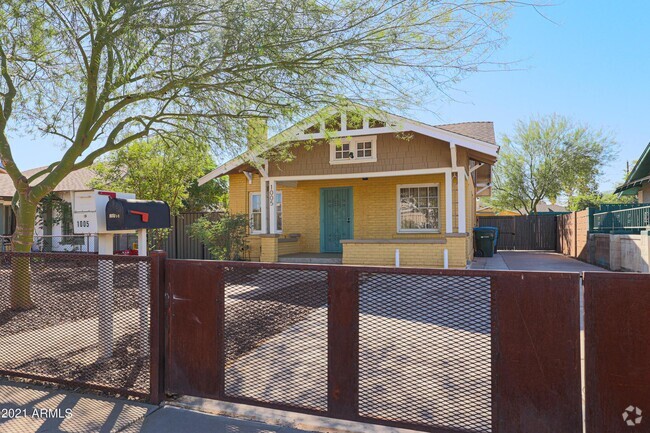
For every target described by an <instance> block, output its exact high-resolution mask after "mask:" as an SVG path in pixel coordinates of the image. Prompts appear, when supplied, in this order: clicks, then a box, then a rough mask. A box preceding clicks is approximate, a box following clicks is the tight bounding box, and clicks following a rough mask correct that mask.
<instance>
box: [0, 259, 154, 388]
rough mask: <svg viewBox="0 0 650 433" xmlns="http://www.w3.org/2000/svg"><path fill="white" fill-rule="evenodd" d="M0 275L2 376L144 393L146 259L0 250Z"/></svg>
mask: <svg viewBox="0 0 650 433" xmlns="http://www.w3.org/2000/svg"><path fill="white" fill-rule="evenodd" d="M0 275H1V276H0V347H2V350H1V351H0V371H1V372H2V373H4V374H9V375H11V374H16V375H28V376H32V377H37V378H42V379H43V380H52V381H55V382H56V381H63V382H74V383H77V384H78V385H79V386H86V387H89V388H92V387H102V388H110V389H114V390H115V391H119V392H121V393H124V394H133V395H146V393H147V392H148V390H149V351H150V336H149V320H150V302H149V301H150V300H149V297H150V278H151V262H150V259H149V258H146V257H123V256H98V255H94V254H65V253H52V254H48V253H0ZM18 301H20V303H21V306H22V307H23V308H22V309H16V308H13V307H15V306H16V305H17V304H16V303H17V302H18ZM25 307H28V308H25Z"/></svg>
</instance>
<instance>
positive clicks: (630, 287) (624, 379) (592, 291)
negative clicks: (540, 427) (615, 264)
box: [584, 272, 650, 433]
mask: <svg viewBox="0 0 650 433" xmlns="http://www.w3.org/2000/svg"><path fill="white" fill-rule="evenodd" d="M584 290H585V354H586V360H585V361H586V362H585V371H586V379H587V380H586V407H587V411H586V424H587V432H588V433H596V432H608V433H609V432H612V433H616V432H628V431H634V432H648V431H650V422H649V421H650V420H648V419H647V418H646V417H647V416H648V415H650V275H647V274H618V273H593V272H588V273H585V276H584ZM644 412H645V413H644Z"/></svg>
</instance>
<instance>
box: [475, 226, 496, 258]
mask: <svg viewBox="0 0 650 433" xmlns="http://www.w3.org/2000/svg"><path fill="white" fill-rule="evenodd" d="M495 241H496V230H494V229H492V228H491V227H490V228H488V227H476V228H475V229H474V244H475V245H476V246H475V251H474V255H475V256H477V257H493V256H494V250H495V244H496V242H495Z"/></svg>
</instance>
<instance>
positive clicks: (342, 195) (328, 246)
mask: <svg viewBox="0 0 650 433" xmlns="http://www.w3.org/2000/svg"><path fill="white" fill-rule="evenodd" d="M341 239H352V188H350V187H346V188H322V189H321V190H320V251H321V252H322V253H340V252H342V251H343V248H342V245H341Z"/></svg>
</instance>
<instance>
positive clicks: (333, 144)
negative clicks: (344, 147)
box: [330, 135, 377, 165]
mask: <svg viewBox="0 0 650 433" xmlns="http://www.w3.org/2000/svg"><path fill="white" fill-rule="evenodd" d="M366 141H369V142H371V143H372V146H371V151H372V156H370V157H362V158H359V157H357V156H355V157H354V158H353V159H349V158H346V159H336V147H337V146H340V145H341V144H349V145H350V152H354V153H355V154H356V152H357V143H363V142H366ZM363 162H377V136H376V135H366V136H359V137H349V138H343V139H335V140H330V164H332V165H337V164H360V163H363Z"/></svg>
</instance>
